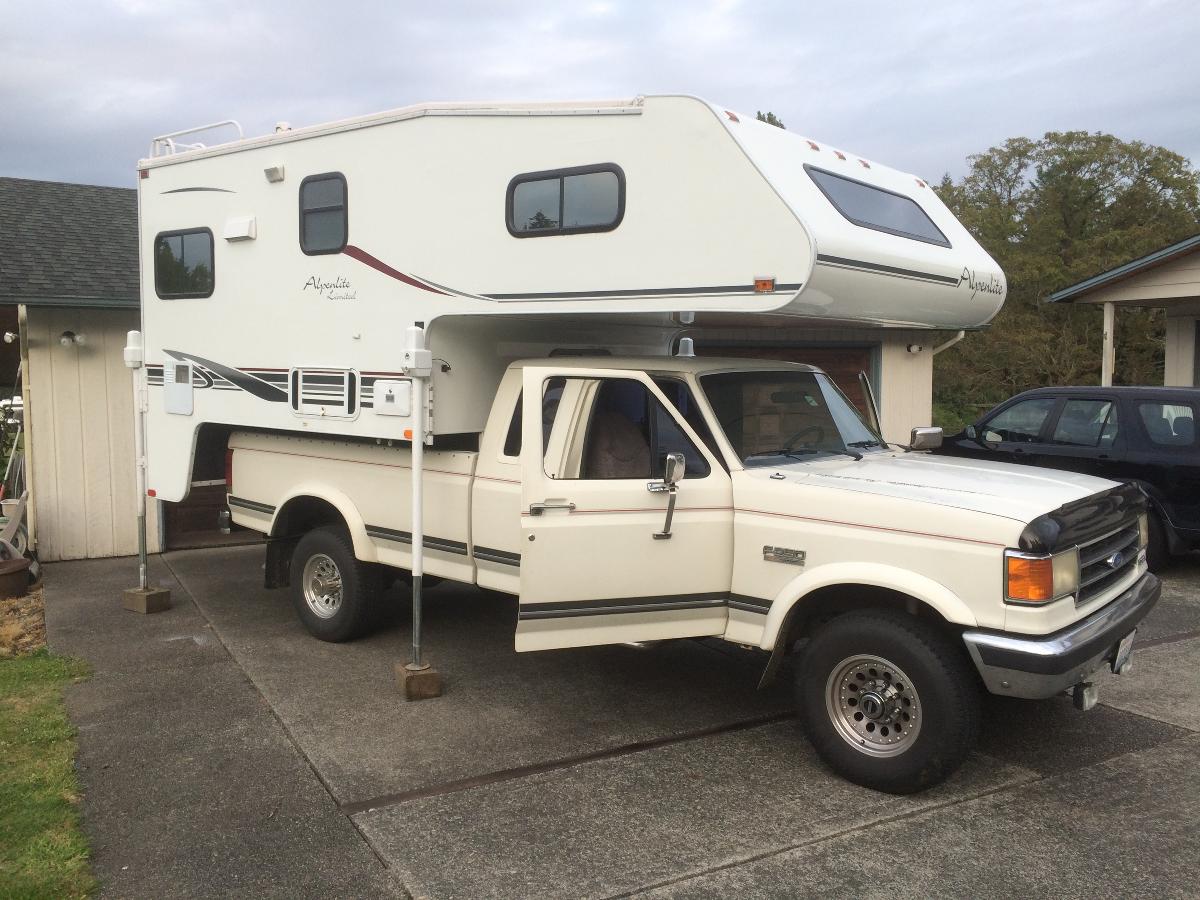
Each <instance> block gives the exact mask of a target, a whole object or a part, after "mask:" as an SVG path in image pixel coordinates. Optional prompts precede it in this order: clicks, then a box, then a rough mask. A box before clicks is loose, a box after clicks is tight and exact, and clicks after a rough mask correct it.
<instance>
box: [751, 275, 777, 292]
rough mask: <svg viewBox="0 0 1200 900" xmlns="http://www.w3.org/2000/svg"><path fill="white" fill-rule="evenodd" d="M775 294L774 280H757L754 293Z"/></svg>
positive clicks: (755, 280)
mask: <svg viewBox="0 0 1200 900" xmlns="http://www.w3.org/2000/svg"><path fill="white" fill-rule="evenodd" d="M774 292H775V279H774V278H755V279H754V293H756V294H771V293H774Z"/></svg>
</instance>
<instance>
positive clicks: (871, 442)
mask: <svg viewBox="0 0 1200 900" xmlns="http://www.w3.org/2000/svg"><path fill="white" fill-rule="evenodd" d="M846 446H847V447H886V446H887V445H886V444H884V443H883V442H882V441H876V440H874V439H872V440H867V441H851V442H850V443H848V444H847V445H846Z"/></svg>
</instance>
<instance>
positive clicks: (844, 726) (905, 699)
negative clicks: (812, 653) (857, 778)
mask: <svg viewBox="0 0 1200 900" xmlns="http://www.w3.org/2000/svg"><path fill="white" fill-rule="evenodd" d="M825 709H826V711H827V712H828V713H829V719H830V721H831V722H833V726H834V729H835V730H836V731H837V733H838V734H839V735H840V736H841V738H842V740H844V741H845V742H846V743H847V744H849V745H850V746H851V747H853V748H854V749H855V750H858V751H859V752H860V753H865V754H866V755H867V756H899V755H900V754H901V753H903V752H904V751H906V750H907V749H908V748H909V747H911V746H912V745H913V742H914V741H916V739H917V735H918V734H919V733H920V731H921V720H922V717H923V711H922V709H921V699H920V697H918V696H917V691H916V689H915V688H914V687H913V683H912V680H911V679H909V677H908V676H907V675H906V674H905V673H904V671H903V670H902V669H901V668H900V667H899V666H897V665H896V664H895V663H892V662H890V661H889V660H886V659H884V658H883V657H881V656H871V655H867V654H863V655H859V656H850V657H847V658H846V659H843V660H842V661H841V662H840V663H838V664H837V665H836V666H834V667H833V671H832V672H831V673H830V675H829V680H828V681H827V682H826V684H825Z"/></svg>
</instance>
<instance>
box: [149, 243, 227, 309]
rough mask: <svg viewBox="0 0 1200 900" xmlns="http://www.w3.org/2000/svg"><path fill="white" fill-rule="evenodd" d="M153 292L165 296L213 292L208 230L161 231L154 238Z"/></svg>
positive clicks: (181, 298)
mask: <svg viewBox="0 0 1200 900" xmlns="http://www.w3.org/2000/svg"><path fill="white" fill-rule="evenodd" d="M154 292H155V293H156V294H158V296H159V297H161V298H162V299H164V300H183V299H186V298H189V297H211V296H212V292H213V236H212V232H211V231H209V230H208V229H207V228H194V229H191V230H190V231H164V232H163V233H162V234H160V235H158V236H157V237H156V238H155V239H154Z"/></svg>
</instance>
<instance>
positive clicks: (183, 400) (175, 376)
mask: <svg viewBox="0 0 1200 900" xmlns="http://www.w3.org/2000/svg"><path fill="white" fill-rule="evenodd" d="M194 408H195V402H194V400H193V397H192V363H191V361H190V360H186V359H172V358H171V357H169V356H168V357H166V359H165V360H164V361H163V409H165V410H166V411H167V412H169V413H174V414H175V415H177V416H190V415H191V414H192V411H193V409H194Z"/></svg>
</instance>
